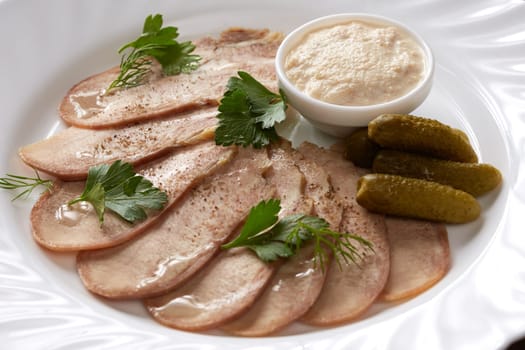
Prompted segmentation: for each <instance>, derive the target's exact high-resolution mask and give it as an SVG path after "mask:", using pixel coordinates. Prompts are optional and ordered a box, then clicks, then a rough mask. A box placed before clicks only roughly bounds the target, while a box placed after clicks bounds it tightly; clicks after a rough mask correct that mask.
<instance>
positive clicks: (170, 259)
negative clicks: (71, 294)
mask: <svg viewBox="0 0 525 350" xmlns="http://www.w3.org/2000/svg"><path fill="white" fill-rule="evenodd" d="M270 164H271V163H270V160H269V159H268V156H267V153H266V152H265V151H263V150H259V151H256V150H253V149H252V148H247V149H241V150H239V153H238V155H237V156H236V157H235V158H234V159H233V160H232V162H231V163H230V164H228V165H227V166H226V167H224V168H223V169H221V170H220V171H219V172H217V173H216V174H214V175H213V176H210V177H208V178H206V179H205V180H204V181H203V182H202V183H200V184H199V185H198V186H197V187H196V188H194V189H192V190H191V191H189V192H188V193H186V194H185V195H184V197H183V198H181V199H180V201H178V202H177V203H176V204H175V205H174V206H173V207H172V208H171V209H170V211H169V212H166V213H165V215H163V216H162V217H161V218H159V220H157V221H156V222H155V224H154V225H152V226H150V227H149V228H148V230H146V231H145V232H144V233H143V234H142V235H140V236H137V237H135V238H134V239H132V240H129V241H126V242H124V243H123V244H120V245H117V246H114V247H111V248H106V249H99V250H91V251H83V252H80V253H79V254H78V257H77V269H78V272H79V275H80V278H81V280H82V282H83V283H84V285H85V286H86V287H87V289H89V290H90V291H92V292H94V293H96V294H99V295H102V296H105V297H108V298H117V299H120V298H144V297H150V296H154V295H160V294H162V293H165V292H167V291H168V290H170V289H173V288H174V287H176V286H177V285H179V284H180V283H182V282H184V281H185V280H186V279H187V278H189V277H190V276H191V275H193V274H194V273H196V272H197V271H198V270H199V269H200V268H201V267H202V266H203V265H204V264H205V263H206V262H208V261H209V260H210V259H211V258H212V257H213V256H214V255H215V254H216V253H217V251H218V249H219V247H220V245H221V244H222V243H224V241H225V240H226V239H227V238H228V237H229V236H230V235H231V233H232V232H234V230H235V228H236V227H237V226H238V225H240V223H241V222H242V221H243V220H244V218H245V217H246V215H247V214H248V212H249V210H250V208H251V207H252V206H254V205H256V204H257V203H259V202H260V201H261V200H263V199H268V198H271V197H272V196H273V194H274V191H275V189H274V187H273V186H272V185H270V184H268V183H267V181H266V179H265V178H264V177H263V174H264V172H265V171H267V169H268V168H269V167H270Z"/></svg>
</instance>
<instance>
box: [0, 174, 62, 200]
mask: <svg viewBox="0 0 525 350" xmlns="http://www.w3.org/2000/svg"><path fill="white" fill-rule="evenodd" d="M39 186H44V187H45V190H47V191H49V190H50V189H51V187H52V186H53V181H52V180H48V179H42V178H41V177H40V174H39V173H38V171H37V170H35V177H28V176H22V175H14V174H6V176H5V177H1V178H0V188H3V189H6V190H19V189H24V190H23V191H22V192H20V193H19V194H18V195H16V196H15V197H13V199H12V200H13V201H14V200H17V199H19V198H21V197H25V198H28V197H29V196H30V195H31V193H32V192H33V190H34V189H35V188H37V187H39Z"/></svg>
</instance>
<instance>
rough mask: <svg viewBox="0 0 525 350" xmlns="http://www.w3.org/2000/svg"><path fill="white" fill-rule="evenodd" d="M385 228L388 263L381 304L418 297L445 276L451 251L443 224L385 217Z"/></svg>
mask: <svg viewBox="0 0 525 350" xmlns="http://www.w3.org/2000/svg"><path fill="white" fill-rule="evenodd" d="M386 227H387V231H388V238H389V242H390V260H391V262H390V275H389V277H388V281H387V284H386V286H385V289H384V290H383V293H382V294H381V298H382V299H383V300H387V301H395V300H400V299H405V298H409V297H412V296H414V295H417V294H419V293H421V292H423V291H424V290H426V289H428V288H430V287H431V286H433V285H434V284H435V283H436V282H437V281H439V280H440V279H441V278H442V277H443V276H444V275H445V274H446V272H447V270H448V267H449V265H450V249H449V245H448V237H447V229H446V226H445V225H444V224H441V223H435V222H428V221H421V220H412V219H403V218H393V217H387V219H386Z"/></svg>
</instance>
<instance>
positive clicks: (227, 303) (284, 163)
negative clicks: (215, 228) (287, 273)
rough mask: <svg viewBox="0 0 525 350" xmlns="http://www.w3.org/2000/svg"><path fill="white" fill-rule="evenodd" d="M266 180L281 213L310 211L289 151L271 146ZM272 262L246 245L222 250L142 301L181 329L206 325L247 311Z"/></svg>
mask: <svg viewBox="0 0 525 350" xmlns="http://www.w3.org/2000/svg"><path fill="white" fill-rule="evenodd" d="M270 159H271V161H272V168H271V170H270V171H269V173H268V181H269V182H270V183H271V184H273V185H274V186H275V187H276V189H277V192H276V196H277V197H278V198H280V199H281V212H280V213H279V215H280V216H281V217H283V216H287V215H290V214H309V213H310V211H311V209H312V203H311V201H310V200H309V199H306V198H305V197H304V195H303V193H304V188H305V186H304V184H305V183H304V177H303V175H302V173H301V172H300V171H299V169H298V168H297V167H296V166H295V164H294V162H293V159H292V158H291V156H290V154H289V153H288V152H286V151H285V150H283V149H279V148H277V149H276V148H272V150H271V157H270ZM275 266H276V264H267V263H265V262H263V261H262V260H260V259H259V258H257V256H256V255H255V254H254V253H253V252H252V251H251V250H248V249H246V248H237V249H232V250H228V251H223V252H221V253H220V254H219V255H218V256H217V257H216V258H215V259H213V260H211V261H210V262H209V263H208V265H207V266H206V267H205V268H203V269H202V270H201V271H200V272H199V273H198V274H197V275H195V276H194V277H192V278H191V279H190V280H189V281H187V282H186V283H185V284H184V285H183V286H181V287H180V288H178V289H176V290H174V291H172V292H170V293H168V294H165V295H162V296H159V297H157V298H152V299H147V300H146V301H145V305H146V307H147V309H148V311H149V312H150V313H151V315H152V316H153V317H154V318H155V319H156V320H158V321H159V322H161V323H163V324H165V325H168V326H170V327H174V328H178V329H183V330H191V331H195V330H206V329H210V328H213V327H216V326H218V325H220V324H223V323H225V322H227V321H229V320H231V319H232V318H233V317H235V316H237V315H239V314H240V313H242V312H243V311H245V310H246V309H247V308H248V307H250V305H252V304H253V303H254V302H255V300H256V298H258V296H259V295H260V294H261V293H262V292H263V290H264V287H265V286H266V284H267V283H268V281H269V280H270V278H271V276H272V274H273V272H274V269H275Z"/></svg>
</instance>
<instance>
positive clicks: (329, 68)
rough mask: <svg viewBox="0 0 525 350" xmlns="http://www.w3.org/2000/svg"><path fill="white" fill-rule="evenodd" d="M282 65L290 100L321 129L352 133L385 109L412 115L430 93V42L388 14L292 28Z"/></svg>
mask: <svg viewBox="0 0 525 350" xmlns="http://www.w3.org/2000/svg"><path fill="white" fill-rule="evenodd" d="M275 68H276V72H277V77H278V79H279V87H280V88H281V90H282V91H283V92H284V93H285V95H286V97H287V100H288V103H289V105H290V106H292V107H293V108H294V109H295V110H296V111H297V112H299V114H300V115H301V116H302V117H304V118H305V119H306V120H307V121H308V122H310V123H311V124H312V125H313V126H315V127H316V128H318V129H320V130H322V131H323V132H325V133H328V134H330V135H333V136H338V137H342V136H347V135H348V134H350V133H351V132H352V131H353V130H355V128H356V127H363V126H367V125H368V122H369V121H371V120H372V119H374V118H375V117H377V116H378V115H381V114H386V113H391V114H409V113H411V112H412V111H413V110H415V109H416V108H417V107H418V106H419V105H420V104H421V103H422V102H423V101H424V100H425V98H426V97H427V96H428V94H429V92H430V90H431V87H432V80H433V74H434V58H433V55H432V52H431V50H430V47H429V46H428V45H427V44H426V43H425V41H424V40H423V39H422V38H421V37H420V36H419V35H418V34H417V33H415V32H414V31H413V30H411V29H410V28H408V27H407V26H405V25H404V24H402V23H399V22H397V21H395V20H391V19H389V18H386V17H382V16H377V15H371V14H362V13H346V14H335V15H330V16H326V17H321V18H317V19H315V20H312V21H310V22H307V23H305V24H303V25H301V26H299V27H298V28H296V29H295V30H293V31H292V32H291V33H289V34H288V35H287V36H286V37H285V39H284V40H283V42H282V43H281V45H280V47H279V49H278V50H277V55H276V60H275Z"/></svg>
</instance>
